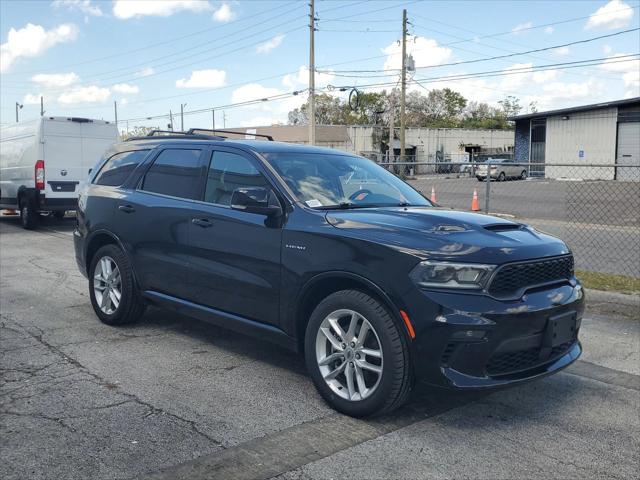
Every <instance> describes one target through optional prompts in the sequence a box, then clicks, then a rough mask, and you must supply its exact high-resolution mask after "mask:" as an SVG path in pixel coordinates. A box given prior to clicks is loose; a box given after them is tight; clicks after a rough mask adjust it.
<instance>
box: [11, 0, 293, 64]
mask: <svg viewBox="0 0 640 480" xmlns="http://www.w3.org/2000/svg"><path fill="white" fill-rule="evenodd" d="M278 1H285V0H278ZM295 2H296V0H286V3H284V4H283V5H280V6H277V7H275V8H269V9H266V10H261V11H259V12H256V13H252V15H251V16H250V17H243V18H238V19H236V20H231V21H229V22H227V23H224V24H222V25H216V26H215V27H209V28H205V29H203V30H198V31H196V32H192V33H188V34H186V35H181V36H178V37H174V38H171V39H169V40H164V41H162V42H157V43H152V44H149V45H145V46H144V47H139V48H134V49H132V50H125V51H123V52H119V53H114V54H112V55H107V56H104V57H97V58H91V59H87V60H83V61H80V62H76V63H69V64H65V65H58V66H56V68H55V69H53V70H45V71H44V72H43V71H42V70H27V71H18V72H12V73H4V74H3V75H30V74H33V73H46V72H47V71H49V72H51V71H59V70H61V69H66V68H73V67H77V66H82V65H88V64H90V63H95V62H101V61H104V60H110V59H112V58H121V57H122V56H124V55H129V54H132V53H137V52H141V51H144V50H149V49H152V48H156V47H159V46H162V45H169V44H173V43H175V42H177V41H180V40H184V39H185V38H190V37H194V36H197V35H200V34H203V33H207V32H210V31H212V30H218V29H220V28H226V27H228V26H230V25H234V24H237V23H242V22H245V21H247V20H252V19H254V18H256V17H260V16H262V15H263V14H265V13H273V12H274V11H275V10H279V9H281V8H283V7H287V6H288V4H290V3H295ZM258 25H259V24H258ZM254 26H255V25H254ZM240 33H242V32H240ZM182 52H183V53H184V49H183V50H182ZM178 53H179V52H178Z"/></svg>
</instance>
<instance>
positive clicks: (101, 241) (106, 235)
mask: <svg viewBox="0 0 640 480" xmlns="http://www.w3.org/2000/svg"><path fill="white" fill-rule="evenodd" d="M110 244H113V245H117V246H118V247H120V248H121V249H122V251H123V252H125V254H126V251H125V249H124V247H123V245H122V242H121V241H120V239H119V238H118V237H117V236H116V235H114V234H113V233H111V232H109V231H107V230H98V231H96V232H94V233H93V234H92V235H91V237H89V240H88V242H87V247H86V249H85V253H84V263H85V268H86V269H87V270H86V271H87V272H89V268H90V267H91V261H92V260H93V256H94V255H95V254H96V252H97V251H98V250H100V249H101V248H102V247H104V246H105V245H110Z"/></svg>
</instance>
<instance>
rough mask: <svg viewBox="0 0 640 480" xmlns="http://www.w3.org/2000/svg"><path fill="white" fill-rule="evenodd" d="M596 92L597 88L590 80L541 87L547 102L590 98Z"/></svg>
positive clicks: (549, 84)
mask: <svg viewBox="0 0 640 480" xmlns="http://www.w3.org/2000/svg"><path fill="white" fill-rule="evenodd" d="M598 90H599V88H598V86H597V85H596V84H595V83H594V82H593V81H592V80H588V81H586V82H582V83H579V82H574V83H564V82H553V83H548V84H546V85H543V86H542V91H543V93H544V97H545V100H546V101H547V102H558V101H560V100H573V99H577V98H587V97H592V96H594V94H596V93H597V91H598Z"/></svg>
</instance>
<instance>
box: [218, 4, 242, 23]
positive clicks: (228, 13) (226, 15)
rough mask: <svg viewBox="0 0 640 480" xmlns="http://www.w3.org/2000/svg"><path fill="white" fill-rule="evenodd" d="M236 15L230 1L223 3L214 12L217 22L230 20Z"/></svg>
mask: <svg viewBox="0 0 640 480" xmlns="http://www.w3.org/2000/svg"><path fill="white" fill-rule="evenodd" d="M235 16H236V14H235V12H234V11H233V10H231V7H230V6H229V4H228V3H223V4H222V5H220V8H218V9H217V10H216V11H215V12H213V19H214V20H215V21H216V22H223V23H224V22H229V21H231V20H232V19H233V17H235Z"/></svg>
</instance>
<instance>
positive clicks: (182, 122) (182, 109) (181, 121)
mask: <svg viewBox="0 0 640 480" xmlns="http://www.w3.org/2000/svg"><path fill="white" fill-rule="evenodd" d="M186 106H187V104H186V103H181V104H180V131H181V132H184V107H186Z"/></svg>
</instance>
